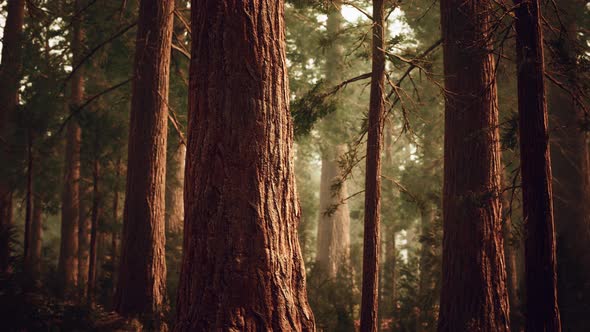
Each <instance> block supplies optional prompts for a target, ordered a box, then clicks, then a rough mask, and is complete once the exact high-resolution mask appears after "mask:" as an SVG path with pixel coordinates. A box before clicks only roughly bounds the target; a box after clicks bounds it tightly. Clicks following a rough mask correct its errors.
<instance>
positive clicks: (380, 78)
mask: <svg viewBox="0 0 590 332" xmlns="http://www.w3.org/2000/svg"><path fill="white" fill-rule="evenodd" d="M384 11H385V5H384V1H383V0H373V42H372V43H373V45H372V62H373V65H372V68H373V70H372V75H371V97H370V105H369V123H368V130H367V158H366V159H367V163H366V177H365V226H364V230H365V233H364V239H363V286H362V298H361V331H364V332H369V331H377V329H378V327H379V325H378V323H377V319H378V317H377V310H378V309H377V306H378V303H379V296H378V295H379V251H380V250H379V248H380V246H381V242H380V237H379V235H380V234H379V227H380V226H379V223H380V215H379V214H380V210H381V209H380V207H381V146H382V141H383V123H384V122H383V119H384V116H385V102H384V95H383V92H384V89H385V40H384V35H385V15H384Z"/></svg>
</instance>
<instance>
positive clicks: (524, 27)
mask: <svg viewBox="0 0 590 332" xmlns="http://www.w3.org/2000/svg"><path fill="white" fill-rule="evenodd" d="M514 2H515V4H516V5H517V8H516V10H515V13H516V48H517V49H516V51H517V52H516V53H517V74H518V111H519V129H520V160H521V162H520V164H521V165H520V167H521V170H522V171H521V174H522V192H523V202H524V213H523V216H524V220H525V231H526V240H525V272H526V329H527V331H561V324H560V320H559V309H558V308H557V276H556V262H555V249H556V248H555V226H554V222H553V197H552V194H553V193H552V187H551V161H550V160H551V158H550V154H549V137H548V134H547V103H546V99H545V79H544V74H545V62H544V57H543V33H542V27H541V13H540V5H539V1H538V0H515V1H514Z"/></svg>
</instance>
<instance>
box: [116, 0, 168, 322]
mask: <svg viewBox="0 0 590 332" xmlns="http://www.w3.org/2000/svg"><path fill="white" fill-rule="evenodd" d="M173 12H174V0H163V1H141V3H140V6H139V23H138V30H137V37H136V38H137V39H136V48H135V64H134V67H135V68H134V77H135V79H134V81H133V99H132V103H131V117H130V124H129V126H130V128H129V148H128V149H129V152H128V164H127V187H126V192H125V208H124V217H123V218H124V219H123V238H122V248H121V249H122V251H121V260H120V268H119V273H118V277H119V278H118V281H117V290H116V292H115V310H116V311H117V312H118V313H120V314H121V315H123V316H144V318H146V319H145V320H144V324H147V325H152V324H153V325H154V326H153V327H154V328H160V326H159V325H161V324H162V315H163V312H164V310H165V295H166V262H165V255H164V250H165V242H166V239H165V222H166V221H165V178H166V144H167V133H168V87H169V71H170V68H169V67H170V50H171V44H172V24H173V19H174V16H173ZM148 316H151V317H150V318H149V320H148V319H147V317H148Z"/></svg>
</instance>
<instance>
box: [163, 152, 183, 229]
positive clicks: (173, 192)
mask: <svg viewBox="0 0 590 332" xmlns="http://www.w3.org/2000/svg"><path fill="white" fill-rule="evenodd" d="M185 160H186V146H185V145H184V144H182V143H181V144H179V145H178V148H177V149H176V151H175V153H174V163H175V164H176V165H177V168H176V169H175V172H174V176H173V177H174V179H175V181H174V183H171V184H170V185H169V186H168V188H169V190H168V195H170V200H169V202H170V215H169V217H168V230H167V231H168V233H170V234H181V233H182V228H183V225H184V190H183V188H184V163H185Z"/></svg>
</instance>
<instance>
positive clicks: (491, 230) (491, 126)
mask: <svg viewBox="0 0 590 332" xmlns="http://www.w3.org/2000/svg"><path fill="white" fill-rule="evenodd" d="M491 7H492V6H491V1H489V0H473V1H467V2H465V1H462V0H441V20H442V34H443V41H444V42H443V48H444V74H445V89H446V91H447V92H448V93H447V96H446V104H445V158H444V168H445V170H444V188H443V194H444V196H443V213H444V222H443V230H444V236H443V268H442V269H443V271H442V291H441V300H440V315H439V323H438V331H440V332H446V331H450V332H455V331H509V307H508V292H507V289H506V284H505V283H506V272H505V267H504V247H503V239H502V209H501V201H500V175H501V174H500V172H501V169H502V168H501V163H500V137H499V136H500V135H499V131H498V102H497V90H496V81H495V62H494V61H495V60H494V57H493V54H492V51H493V41H492V39H491V36H490V35H489V31H490V29H491V23H492V22H491V21H492V9H491Z"/></svg>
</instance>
